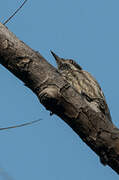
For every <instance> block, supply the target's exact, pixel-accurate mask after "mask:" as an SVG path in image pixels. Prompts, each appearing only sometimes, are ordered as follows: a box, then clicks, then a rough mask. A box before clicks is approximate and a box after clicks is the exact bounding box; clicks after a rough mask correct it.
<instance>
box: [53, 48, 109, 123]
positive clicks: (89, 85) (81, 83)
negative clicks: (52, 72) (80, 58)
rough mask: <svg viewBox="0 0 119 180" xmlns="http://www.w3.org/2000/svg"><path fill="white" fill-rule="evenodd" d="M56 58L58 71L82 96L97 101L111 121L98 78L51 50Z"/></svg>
mask: <svg viewBox="0 0 119 180" xmlns="http://www.w3.org/2000/svg"><path fill="white" fill-rule="evenodd" d="M51 53H52V55H53V57H54V58H55V60H56V63H57V67H58V71H59V72H60V73H61V74H62V76H63V77H64V78H65V80H67V82H68V83H69V84H70V85H71V86H72V87H73V88H74V89H75V90H76V91H77V92H78V93H79V94H80V95H81V96H82V97H84V98H85V100H86V101H87V102H88V103H91V102H95V103H96V105H97V106H98V108H99V109H100V111H101V112H103V114H105V115H106V116H107V117H108V119H109V121H110V122H112V120H111V115H110V111H109V108H108V106H107V103H106V99H105V96H104V94H103V92H102V90H101V87H100V85H99V84H98V82H97V81H96V79H95V78H94V77H93V76H92V75H91V74H90V73H88V72H87V71H84V70H83V69H82V67H81V66H80V65H79V64H77V63H76V62H75V61H74V60H72V59H64V58H60V57H59V56H57V55H56V54H55V53H54V52H53V51H51Z"/></svg>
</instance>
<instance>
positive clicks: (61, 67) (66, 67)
mask: <svg viewBox="0 0 119 180" xmlns="http://www.w3.org/2000/svg"><path fill="white" fill-rule="evenodd" d="M66 69H69V65H68V64H66V63H64V64H62V65H61V66H60V70H66Z"/></svg>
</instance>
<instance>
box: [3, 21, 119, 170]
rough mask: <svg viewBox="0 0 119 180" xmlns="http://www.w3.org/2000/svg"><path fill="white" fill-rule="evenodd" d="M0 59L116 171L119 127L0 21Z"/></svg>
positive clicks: (117, 166)
mask: <svg viewBox="0 0 119 180" xmlns="http://www.w3.org/2000/svg"><path fill="white" fill-rule="evenodd" d="M0 63H1V64H2V65H3V66H5V67H6V68H7V69H8V70H9V71H11V72H12V73H13V74H14V75H15V76H17V77H18V78H19V79H21V80H22V81H23V82H24V83H25V85H26V86H27V87H29V88H30V89H31V90H32V91H33V92H34V93H35V94H36V95H37V97H38V98H39V100H40V102H41V103H42V104H43V105H44V106H45V108H46V109H47V110H49V111H50V112H52V113H55V114H57V115H58V116H59V117H61V118H62V120H64V121H65V122H66V123H67V124H68V125H69V126H70V127H71V128H72V129H73V130H74V131H75V132H76V133H77V134H78V135H79V136H80V137H81V139H82V140H83V141H84V142H85V143H86V144H87V145H88V146H89V147H90V148H91V149H92V150H93V151H95V153H96V154H97V155H98V156H99V157H100V160H101V162H102V163H103V164H104V165H109V166H110V167H111V168H112V169H113V170H115V171H116V172H117V173H119V130H118V129H117V128H116V127H115V126H114V124H113V123H111V122H110V121H108V120H107V117H106V116H104V114H102V113H101V112H100V111H99V112H96V111H95V107H92V106H89V105H88V104H87V103H86V102H85V101H84V98H83V97H82V96H81V95H80V94H78V93H77V92H76V91H75V89H73V87H71V86H70V85H69V83H68V82H67V81H66V80H64V78H63V77H62V75H61V74H60V73H59V72H58V70H57V69H56V68H54V67H53V66H52V65H51V64H49V63H48V62H47V61H46V60H45V59H44V57H43V56H42V55H41V54H40V53H38V52H35V51H34V50H33V49H31V48H30V47H28V46H27V45H26V44H25V43H24V42H22V41H20V40H19V39H18V38H17V37H16V36H15V35H14V34H13V33H11V32H10V31H9V30H8V29H7V28H6V27H5V26H4V25H2V24H1V23H0Z"/></svg>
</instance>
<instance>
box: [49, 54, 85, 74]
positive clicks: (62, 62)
mask: <svg viewBox="0 0 119 180" xmlns="http://www.w3.org/2000/svg"><path fill="white" fill-rule="evenodd" d="M51 53H52V55H53V57H54V58H55V60H56V63H57V66H58V70H61V71H65V70H73V71H77V70H82V68H81V66H80V65H78V64H77V63H76V62H75V61H74V60H72V59H63V58H60V57H59V56H57V55H56V54H55V53H54V52H52V51H51Z"/></svg>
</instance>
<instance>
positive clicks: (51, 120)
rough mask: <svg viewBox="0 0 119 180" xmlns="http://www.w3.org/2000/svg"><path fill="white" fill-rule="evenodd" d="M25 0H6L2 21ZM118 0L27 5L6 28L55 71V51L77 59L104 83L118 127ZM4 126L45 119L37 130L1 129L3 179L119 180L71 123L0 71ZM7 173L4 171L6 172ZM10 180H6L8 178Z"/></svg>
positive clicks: (44, 1)
mask: <svg viewBox="0 0 119 180" xmlns="http://www.w3.org/2000/svg"><path fill="white" fill-rule="evenodd" d="M21 3H22V1H17V0H12V1H7V0H4V1H3V0H1V4H0V18H1V22H4V20H6V18H7V17H9V16H10V15H11V14H12V12H13V11H14V10H15V9H16V8H17V7H18V6H19V5H20V4H21ZM118 9H119V1H118V0H100V1H99V0H90V1H89V0H60V1H58V0H50V1H48V0H36V1H31V0H29V1H28V2H27V4H25V6H24V7H23V9H22V10H21V12H20V13H18V14H17V15H16V17H15V18H14V19H12V20H11V21H10V22H9V23H8V24H7V26H8V28H9V29H10V30H11V31H12V32H14V33H15V34H16V36H17V37H19V38H20V39H21V40H23V41H24V42H25V43H27V44H28V45H29V46H30V47H32V48H33V49H34V50H36V51H40V53H41V54H42V55H43V56H44V57H45V58H46V59H47V60H48V61H49V62H50V63H51V64H53V65H54V66H56V64H55V62H54V59H53V57H52V56H51V54H50V49H51V50H53V51H54V52H56V53H57V54H58V55H59V56H61V57H64V58H73V59H75V60H76V61H77V62H78V63H79V64H80V65H81V66H82V67H83V68H84V69H85V70H87V71H89V72H91V74H92V75H94V76H95V78H96V79H97V80H98V82H99V83H100V85H101V87H102V89H103V91H104V94H105V96H106V99H107V102H108V105H109V107H110V111H111V114H112V120H113V122H114V124H115V125H116V126H118V127H119V113H118V106H119V103H118V99H119V95H118V92H119V83H118V77H119V71H118V69H119V68H118V67H119V10H118ZM0 84H1V87H0V94H1V96H0V127H5V126H9V125H14V124H17V123H18V124H19V123H23V122H28V121H31V120H35V119H38V118H41V119H42V121H41V122H40V123H39V124H37V125H33V126H31V127H30V126H29V127H23V128H18V129H14V130H9V131H1V132H0V142H1V146H0V180H2V179H5V176H4V177H3V176H2V175H3V170H4V171H5V172H6V173H8V176H9V179H10V178H11V180H21V179H22V180H26V179H29V180H34V179H35V180H37V179H42V180H47V179H48V180H67V179H68V180H73V179H74V180H79V179H84V180H86V179H97V180H100V179H108V180H117V179H118V175H117V174H116V173H115V172H114V171H113V170H112V169H111V168H109V167H104V166H102V165H101V164H100V162H99V159H98V157H97V156H96V155H95V153H94V152H93V151H92V150H90V149H89V147H88V146H86V145H85V144H84V143H83V142H82V140H81V139H80V138H79V137H78V136H77V134H75V133H74V132H73V131H72V129H71V128H70V127H68V125H66V124H65V123H64V122H63V121H62V120H61V119H60V118H58V117H57V116H55V115H53V116H52V117H50V115H49V112H48V111H46V110H45V108H44V107H43V106H42V105H41V104H40V103H39V101H38V99H37V97H36V96H35V95H34V94H33V93H32V92H31V90H30V89H28V88H27V87H25V86H24V84H23V83H22V82H21V81H20V80H18V79H17V78H16V77H15V76H13V75H12V74H11V73H10V72H8V70H6V69H5V68H4V67H2V66H0ZM2 168H3V169H2ZM5 180H8V179H7V178H6V179H5Z"/></svg>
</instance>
